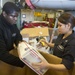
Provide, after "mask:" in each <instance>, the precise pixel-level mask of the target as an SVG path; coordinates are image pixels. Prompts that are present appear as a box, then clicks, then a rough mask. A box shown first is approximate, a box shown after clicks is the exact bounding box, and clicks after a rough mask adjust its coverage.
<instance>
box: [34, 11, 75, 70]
mask: <svg viewBox="0 0 75 75" xmlns="http://www.w3.org/2000/svg"><path fill="white" fill-rule="evenodd" d="M74 26H75V17H74V16H73V15H72V14H70V13H68V12H66V13H63V14H61V16H60V17H59V18H58V32H59V35H58V37H57V39H56V41H55V43H54V44H53V43H48V42H46V41H45V40H41V41H43V42H45V43H46V44H47V45H48V46H49V47H53V48H54V50H53V55H55V56H57V57H60V58H61V59H62V61H61V63H60V64H52V63H47V62H46V61H44V60H42V61H41V63H33V66H34V68H36V69H40V68H48V69H53V70H58V71H64V70H70V69H71V68H72V67H73V66H74V63H73V62H74V60H75V32H74V31H73V27H74Z"/></svg>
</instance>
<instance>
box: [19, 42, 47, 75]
mask: <svg viewBox="0 0 75 75" xmlns="http://www.w3.org/2000/svg"><path fill="white" fill-rule="evenodd" d="M18 54H19V58H20V60H21V61H22V62H24V63H25V64H26V65H27V66H28V67H30V68H31V69H32V70H33V71H34V72H36V73H37V74H38V75H44V74H45V72H46V71H47V70H48V69H45V68H44V69H40V70H36V69H35V68H34V67H33V66H32V63H35V62H39V63H40V62H41V59H44V60H45V61H46V59H45V58H44V57H43V56H42V55H41V54H40V53H39V51H38V50H36V49H35V48H34V47H32V46H31V45H29V44H28V43H27V42H21V43H19V45H18ZM46 62H47V61H46Z"/></svg>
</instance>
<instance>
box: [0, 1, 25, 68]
mask: <svg viewBox="0 0 75 75" xmlns="http://www.w3.org/2000/svg"><path fill="white" fill-rule="evenodd" d="M19 13H20V8H19V7H17V6H16V5H15V3H13V2H6V3H5V4H4V6H3V8H2V13H1V15H0V60H1V61H3V62H5V63H7V64H10V65H13V66H16V67H24V65H25V64H24V63H23V62H22V61H21V60H20V59H19V57H17V56H14V55H12V54H10V51H11V50H12V49H14V44H15V45H16V46H18V43H19V41H22V36H21V34H20V31H19V30H18V28H17V25H16V22H17V18H18V15H19Z"/></svg>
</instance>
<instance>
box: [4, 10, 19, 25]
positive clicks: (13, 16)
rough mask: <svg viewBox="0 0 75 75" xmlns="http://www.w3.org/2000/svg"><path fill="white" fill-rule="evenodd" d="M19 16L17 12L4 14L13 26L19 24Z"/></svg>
mask: <svg viewBox="0 0 75 75" xmlns="http://www.w3.org/2000/svg"><path fill="white" fill-rule="evenodd" d="M18 14H19V13H18V12H15V11H14V12H13V13H12V14H6V13H5V12H4V17H5V18H6V20H7V21H8V22H9V23H10V24H11V25H13V24H16V22H17V18H18Z"/></svg>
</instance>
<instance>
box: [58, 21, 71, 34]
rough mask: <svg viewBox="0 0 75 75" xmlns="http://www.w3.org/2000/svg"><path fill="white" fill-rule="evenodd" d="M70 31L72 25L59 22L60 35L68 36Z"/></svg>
mask: <svg viewBox="0 0 75 75" xmlns="http://www.w3.org/2000/svg"><path fill="white" fill-rule="evenodd" d="M69 30H70V24H66V25H65V24H63V23H61V22H59V21H58V32H59V34H66V33H68V32H69Z"/></svg>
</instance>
